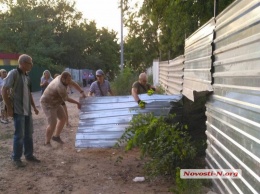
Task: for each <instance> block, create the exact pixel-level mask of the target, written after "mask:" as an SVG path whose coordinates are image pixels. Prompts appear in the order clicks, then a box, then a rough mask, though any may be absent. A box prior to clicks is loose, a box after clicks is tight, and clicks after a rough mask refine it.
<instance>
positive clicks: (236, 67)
mask: <svg viewBox="0 0 260 194" xmlns="http://www.w3.org/2000/svg"><path fill="white" fill-rule="evenodd" d="M259 5H260V2H259V1H256V0H254V1H251V0H243V1H235V2H234V3H233V4H231V5H230V6H229V7H228V8H227V9H225V10H224V11H223V12H222V13H221V14H220V15H219V16H218V17H217V18H216V39H215V40H214V44H215V48H216V50H215V51H214V57H215V62H214V63H213V66H214V74H213V78H214V84H213V89H214V95H213V96H212V97H211V98H210V100H209V101H208V102H207V104H206V107H207V111H206V115H207V131H206V134H207V137H208V141H207V143H208V148H207V151H206V161H207V163H208V165H209V167H211V168H228V169H232V168H235V169H241V170H242V178H241V179H236V180H235V179H218V180H214V185H215V186H216V188H217V189H218V191H219V192H221V193H260V103H259V102H260V76H259V75H260V65H259V64H260V51H259V48H260V14H259V13H260V7H259Z"/></svg>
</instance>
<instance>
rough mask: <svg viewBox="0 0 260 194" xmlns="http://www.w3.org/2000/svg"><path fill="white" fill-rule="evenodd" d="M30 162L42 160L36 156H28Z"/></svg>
mask: <svg viewBox="0 0 260 194" xmlns="http://www.w3.org/2000/svg"><path fill="white" fill-rule="evenodd" d="M26 160H27V161H28V162H34V163H40V162H41V161H40V160H39V159H37V158H36V157H35V156H32V157H30V158H26Z"/></svg>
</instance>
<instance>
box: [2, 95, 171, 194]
mask: <svg viewBox="0 0 260 194" xmlns="http://www.w3.org/2000/svg"><path fill="white" fill-rule="evenodd" d="M33 96H34V99H35V102H36V105H37V104H38V105H39V93H34V94H33ZM71 97H73V98H74V99H78V97H79V94H78V93H76V92H74V93H73V94H71ZM66 104H67V106H68V111H69V120H70V123H71V124H72V127H69V128H67V127H65V128H64V130H63V132H62V135H61V138H62V139H63V141H65V144H64V145H62V146H61V145H59V144H57V143H56V142H51V143H52V148H46V147H45V146H44V136H45V127H46V120H45V117H44V114H43V112H42V110H41V108H40V107H39V106H38V108H39V111H40V113H39V115H35V114H34V115H33V118H34V153H35V156H37V158H39V159H40V160H41V163H40V164H33V163H29V162H26V161H25V159H24V157H22V160H23V161H24V162H25V163H26V164H27V165H26V167H25V168H16V167H14V166H13V165H12V163H11V160H10V155H11V152H12V136H13V131H14V127H13V121H12V122H11V123H9V124H7V125H6V124H2V123H0V193H5V194H21V193H22V194H23V193H26V194H31V193H33V194H42V193H46V194H52V193H54V194H57V193H75V194H120V193H127V194H132V193H134V194H155V193H156V194H157V193H158V194H164V193H170V192H169V188H170V187H172V186H173V183H172V182H170V181H166V180H163V179H157V180H153V181H150V180H147V179H146V180H145V181H144V182H134V181H133V179H134V178H135V177H137V176H144V172H143V168H142V167H143V164H144V162H143V161H142V160H140V158H139V156H140V155H139V152H138V150H132V151H130V152H127V153H125V152H124V149H123V148H119V149H114V148H109V149H100V148H99V149H76V148H75V147H74V144H75V134H76V131H77V126H78V119H79V118H78V113H79V112H78V110H77V108H76V105H74V104H70V103H66ZM121 157H122V159H121Z"/></svg>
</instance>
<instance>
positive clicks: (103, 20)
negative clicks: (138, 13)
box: [75, 0, 142, 38]
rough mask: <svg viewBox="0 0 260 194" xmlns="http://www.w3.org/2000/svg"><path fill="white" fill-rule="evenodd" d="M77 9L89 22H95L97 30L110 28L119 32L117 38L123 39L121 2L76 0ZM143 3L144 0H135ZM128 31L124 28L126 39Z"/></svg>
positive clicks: (113, 0)
mask: <svg viewBox="0 0 260 194" xmlns="http://www.w3.org/2000/svg"><path fill="white" fill-rule="evenodd" d="M75 1H76V8H77V9H78V10H79V11H81V12H82V13H83V17H84V18H86V19H88V20H95V21H96V24H97V28H99V29H100V28H102V27H105V28H108V29H109V30H112V29H113V30H114V31H116V32H118V35H117V37H118V38H120V37H121V9H120V8H119V3H120V0H75ZM133 2H142V0H133ZM126 34H127V29H125V28H123V35H124V37H125V36H126Z"/></svg>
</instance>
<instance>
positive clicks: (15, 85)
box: [8, 69, 19, 108]
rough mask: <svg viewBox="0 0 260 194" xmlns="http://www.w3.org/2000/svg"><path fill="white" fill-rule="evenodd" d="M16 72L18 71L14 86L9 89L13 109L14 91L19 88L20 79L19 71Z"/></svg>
mask: <svg viewBox="0 0 260 194" xmlns="http://www.w3.org/2000/svg"><path fill="white" fill-rule="evenodd" d="M15 70H16V75H15V77H14V85H13V87H12V88H10V89H9V95H8V98H9V100H10V102H11V106H12V108H14V91H15V89H16V87H17V84H18V79H19V72H18V70H17V69H15Z"/></svg>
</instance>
